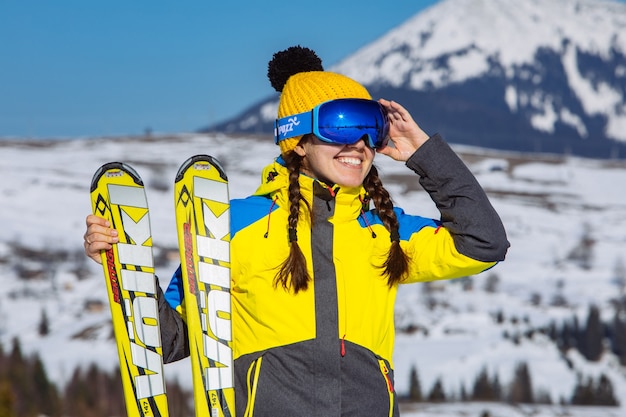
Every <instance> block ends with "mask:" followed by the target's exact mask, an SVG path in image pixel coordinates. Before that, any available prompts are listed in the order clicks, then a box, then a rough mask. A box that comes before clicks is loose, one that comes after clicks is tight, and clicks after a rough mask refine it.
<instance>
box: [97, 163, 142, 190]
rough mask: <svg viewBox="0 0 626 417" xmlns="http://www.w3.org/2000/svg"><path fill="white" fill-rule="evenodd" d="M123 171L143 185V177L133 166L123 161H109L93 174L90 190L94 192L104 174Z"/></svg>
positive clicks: (136, 182)
mask: <svg viewBox="0 0 626 417" xmlns="http://www.w3.org/2000/svg"><path fill="white" fill-rule="evenodd" d="M121 172H125V173H127V174H128V175H130V177H131V178H132V179H133V181H134V182H135V184H137V185H140V186H142V187H143V181H142V180H141V177H140V176H139V174H138V173H137V171H135V170H134V169H133V167H131V166H130V165H128V164H125V163H123V162H107V163H106V164H104V165H102V166H101V167H100V168H98V169H97V170H96V172H95V173H94V174H93V178H92V179H91V187H90V190H89V191H90V192H93V191H94V190H95V189H96V188H97V187H98V182H99V181H100V178H101V177H102V176H103V175H105V174H106V175H115V173H118V174H119V173H121Z"/></svg>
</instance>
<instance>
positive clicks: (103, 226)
mask: <svg viewBox="0 0 626 417" xmlns="http://www.w3.org/2000/svg"><path fill="white" fill-rule="evenodd" d="M85 222H86V223H87V231H86V232H85V235H84V236H83V239H84V240H85V242H84V245H85V254H86V255H87V256H88V257H90V258H91V259H93V260H94V261H96V262H98V263H99V264H101V263H102V258H101V257H100V252H101V251H103V250H109V249H111V247H112V246H111V245H112V244H114V243H117V242H119V238H118V236H117V230H115V229H112V228H111V223H109V221H108V220H106V219H104V218H102V217H98V216H94V215H93V214H90V215H89V216H87V219H86V221H85Z"/></svg>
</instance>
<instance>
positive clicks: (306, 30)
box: [0, 0, 437, 138]
mask: <svg viewBox="0 0 626 417" xmlns="http://www.w3.org/2000/svg"><path fill="white" fill-rule="evenodd" d="M436 2H437V0H394V1H393V2H381V1H377V2H373V1H368V0H363V1H360V2H347V1H339V0H316V1H306V2H301V1H291V2H286V1H278V0H267V1H263V2H252V1H250V2H238V1H234V0H230V1H224V0H220V1H215V0H188V1H182V2H177V3H175V2H173V1H162V0H152V1H148V0H135V1H122V0H108V1H106V2H105V1H84V0H58V1H51V0H49V1H46V0H31V1H28V0H0V60H1V61H0V137H39V138H52V137H81V136H102V135H124V134H141V133H143V132H144V131H145V130H146V129H148V128H149V129H151V130H152V131H153V132H155V133H168V132H188V131H193V130H195V129H197V128H200V127H203V126H206V125H209V124H212V123H215V122H217V121H220V120H224V119H225V118H229V117H232V116H235V115H236V114H237V113H239V112H240V111H242V110H244V109H245V108H247V107H248V106H250V105H252V104H254V103H256V102H257V101H259V100H261V99H263V98H266V97H268V96H269V95H271V94H272V93H273V92H274V91H273V89H272V88H271V87H270V85H269V82H268V81H267V62H268V61H269V59H271V57H272V54H273V53H274V52H276V51H278V50H281V49H284V48H287V47H289V46H291V45H295V44H301V45H304V46H308V47H311V48H312V49H314V50H316V51H317V53H318V54H319V55H320V57H321V58H322V60H323V61H324V64H325V66H327V67H328V66H330V65H332V64H334V63H336V62H338V61H339V60H341V59H342V58H345V57H346V56H348V55H350V54H351V53H352V52H354V51H356V50H357V49H358V48H360V47H361V46H364V45H366V44H368V43H370V42H371V41H373V40H375V39H377V38H378V37H380V36H381V35H383V34H384V33H386V32H387V31H388V30H390V29H392V28H394V27H395V26H397V25H399V24H401V23H402V22H404V21H405V20H406V19H408V18H410V17H411V16H413V15H414V14H416V13H418V12H419V11H421V10H423V8H424V7H428V6H430V5H432V4H435V3H436Z"/></svg>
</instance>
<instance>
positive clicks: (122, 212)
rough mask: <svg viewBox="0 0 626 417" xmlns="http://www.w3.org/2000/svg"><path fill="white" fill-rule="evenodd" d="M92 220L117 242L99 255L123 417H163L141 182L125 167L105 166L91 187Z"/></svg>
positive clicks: (149, 244)
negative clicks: (99, 220)
mask: <svg viewBox="0 0 626 417" xmlns="http://www.w3.org/2000/svg"><path fill="white" fill-rule="evenodd" d="M90 191H91V202H92V209H93V214H95V215H97V216H100V217H104V218H106V219H107V220H109V222H110V223H111V226H112V227H113V228H115V229H116V230H117V231H118V233H119V236H120V242H119V243H117V244H115V245H113V248H112V249H110V250H108V251H103V252H102V266H103V271H104V277H105V281H106V285H107V292H108V296H109V304H110V307H111V318H112V321H113V329H114V333H115V339H116V344H117V350H118V355H119V360H120V372H121V375H122V384H123V389H124V399H125V402H126V410H127V414H128V416H129V417H140V416H146V417H147V416H155V417H167V416H168V415H169V414H168V406H167V397H166V393H165V379H164V376H163V350H162V345H161V335H160V329H159V312H158V303H157V299H156V280H155V276H154V262H153V257H152V235H151V231H150V216H149V210H148V203H147V200H146V195H145V192H144V187H143V182H142V180H141V178H140V177H139V175H138V174H137V172H135V170H134V169H132V168H131V167H130V166H128V165H126V164H123V163H120V162H111V163H108V164H105V165H103V166H102V167H100V168H99V169H98V170H97V171H96V173H95V174H94V176H93V179H92V182H91V189H90Z"/></svg>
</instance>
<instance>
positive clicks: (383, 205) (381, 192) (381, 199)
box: [274, 151, 409, 294]
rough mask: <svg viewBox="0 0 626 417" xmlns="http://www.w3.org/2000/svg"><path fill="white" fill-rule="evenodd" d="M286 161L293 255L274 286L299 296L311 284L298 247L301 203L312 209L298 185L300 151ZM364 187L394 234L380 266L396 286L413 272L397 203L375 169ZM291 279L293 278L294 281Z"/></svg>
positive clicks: (368, 175) (286, 262)
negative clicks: (401, 237)
mask: <svg viewBox="0 0 626 417" xmlns="http://www.w3.org/2000/svg"><path fill="white" fill-rule="evenodd" d="M284 160H285V163H286V167H287V169H288V170H289V189H288V193H289V219H288V232H289V255H288V257H287V259H285V261H284V262H283V263H282V265H281V266H280V269H279V271H278V273H277V274H276V278H275V280H274V285H275V286H279V285H280V286H282V287H283V288H284V289H286V290H289V289H293V291H294V293H296V294H297V293H298V291H300V290H306V289H307V288H308V285H309V281H311V276H310V275H309V272H308V270H307V265H306V258H305V257H304V254H303V253H302V250H301V249H300V246H299V245H298V240H297V235H296V227H297V225H298V217H299V215H300V202H301V201H304V202H305V203H306V205H307V207H308V209H309V211H310V207H309V205H308V202H306V200H304V199H303V198H302V195H301V194H300V183H299V182H298V178H299V176H300V168H301V167H302V162H303V158H302V157H301V156H300V155H298V154H297V153H296V152H293V151H291V152H289V153H287V154H286V155H285V156H284ZM363 187H364V188H365V191H366V192H367V194H368V196H369V198H371V200H372V201H373V202H374V206H375V207H376V209H377V210H378V215H379V217H380V219H381V221H382V222H383V224H384V226H385V228H386V229H387V230H388V231H389V233H390V234H391V247H390V248H389V254H388V256H387V259H386V260H385V262H384V263H383V264H382V265H381V266H380V267H381V268H384V274H385V275H386V276H387V283H388V285H389V287H392V286H394V285H396V284H398V283H400V282H401V281H402V279H403V278H404V276H405V275H406V273H407V272H408V269H409V257H408V255H407V254H406V253H404V251H403V250H402V248H401V246H400V234H399V232H398V229H399V224H398V218H397V217H396V213H395V211H394V210H393V202H392V201H391V198H390V196H389V192H388V191H387V190H386V189H385V188H384V187H383V184H382V182H381V180H380V178H379V176H378V170H377V169H376V167H374V166H372V168H371V169H370V172H369V173H368V174H367V176H366V177H365V180H364V181H363ZM289 277H291V280H290V279H289Z"/></svg>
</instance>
